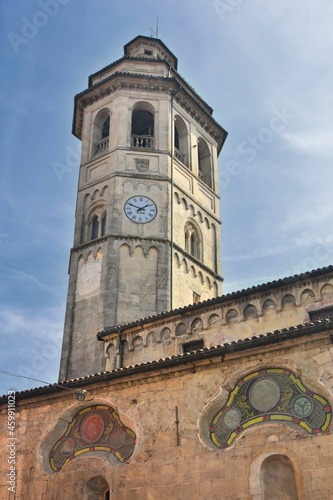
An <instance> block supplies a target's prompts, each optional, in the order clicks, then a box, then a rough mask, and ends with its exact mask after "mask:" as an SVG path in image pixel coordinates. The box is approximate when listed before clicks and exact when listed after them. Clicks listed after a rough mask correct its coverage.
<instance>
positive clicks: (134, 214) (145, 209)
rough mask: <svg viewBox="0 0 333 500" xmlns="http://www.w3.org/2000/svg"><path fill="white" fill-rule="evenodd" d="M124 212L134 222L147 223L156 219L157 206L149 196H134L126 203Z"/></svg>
mask: <svg viewBox="0 0 333 500" xmlns="http://www.w3.org/2000/svg"><path fill="white" fill-rule="evenodd" d="M124 212H125V214H126V216H127V217H128V218H129V220H131V221H132V222H136V223H137V224H146V223H147V222H150V221H152V220H154V219H155V217H156V215H157V206H156V204H155V203H154V202H153V200H151V199H150V198H147V196H140V195H138V196H132V198H129V199H128V200H127V201H126V203H125V205H124Z"/></svg>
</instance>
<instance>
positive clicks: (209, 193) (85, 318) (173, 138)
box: [59, 36, 227, 380]
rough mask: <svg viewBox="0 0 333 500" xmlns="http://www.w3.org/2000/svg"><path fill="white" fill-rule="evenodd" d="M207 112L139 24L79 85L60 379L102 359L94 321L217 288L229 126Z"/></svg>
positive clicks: (146, 312) (125, 318) (199, 296)
mask: <svg viewBox="0 0 333 500" xmlns="http://www.w3.org/2000/svg"><path fill="white" fill-rule="evenodd" d="M212 112H213V110H212V109H211V108H210V107H209V106H208V105H207V104H206V103H205V101H203V100H202V98H201V97H199V96H198V94H196V92H195V91H194V90H193V89H192V87H190V86H189V84H188V83H187V82H186V81H185V80H184V79H183V78H182V77H181V76H180V75H179V73H178V72H177V58H176V57H175V56H174V55H173V53H172V52H171V51H170V50H169V49H168V48H167V47H166V46H165V45H164V43H163V42H162V41H161V40H159V39H155V38H150V37H145V36H138V37H136V38H134V39H133V40H132V41H131V42H129V43H128V44H126V45H125V47H124V56H123V57H122V58H121V59H118V60H117V61H116V62H114V63H112V64H110V65H109V66H107V67H105V68H103V69H102V70H100V71H98V72H97V73H95V74H93V75H91V76H90V77H89V81H88V88H87V90H85V91H83V92H81V93H80V94H78V95H77V96H76V97H75V104H74V119H73V134H74V135H75V136H76V137H78V138H79V139H80V140H81V141H82V156H81V164H80V174H79V184H78V194H77V205H76V214H75V217H76V221H75V234H74V243H73V248H72V250H71V257H70V266H69V288H68V298H67V310H66V317H65V328H64V338H63V347H62V357H61V366H60V375H59V378H60V380H64V379H69V378H73V377H78V376H82V375H87V374H90V373H95V372H100V371H101V370H103V369H104V362H105V361H104V359H103V346H102V345H101V343H100V342H98V341H97V339H96V333H97V331H98V330H100V329H103V328H104V327H107V326H111V325H120V324H124V323H128V322H131V321H134V320H138V319H141V318H145V317H147V316H152V315H155V314H158V313H160V312H163V311H167V310H170V309H175V308H178V307H182V306H185V305H188V304H190V303H192V302H195V301H201V300H206V299H210V298H214V297H216V296H218V295H220V294H221V285H222V278H221V255H220V225H221V222H220V219H219V194H218V167H217V157H218V154H219V153H220V150H221V148H222V146H223V143H224V141H225V139H226V135H227V133H226V132H225V130H224V129H223V128H222V127H221V126H220V125H218V123H216V121H215V120H214V119H213V117H212Z"/></svg>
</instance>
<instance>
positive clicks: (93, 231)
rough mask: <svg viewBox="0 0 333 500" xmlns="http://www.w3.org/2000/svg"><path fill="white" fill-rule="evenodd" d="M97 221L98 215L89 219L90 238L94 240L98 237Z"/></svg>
mask: <svg viewBox="0 0 333 500" xmlns="http://www.w3.org/2000/svg"><path fill="white" fill-rule="evenodd" d="M98 229H99V221H98V216H97V215H95V216H94V217H93V219H92V221H91V239H92V240H96V239H97V238H98Z"/></svg>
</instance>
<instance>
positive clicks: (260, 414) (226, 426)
mask: <svg viewBox="0 0 333 500" xmlns="http://www.w3.org/2000/svg"><path fill="white" fill-rule="evenodd" d="M331 420H332V407H331V405H330V404H329V402H328V401H327V400H326V399H325V398H324V397H323V396H321V395H320V394H316V393H315V392H313V391H312V390H311V389H309V388H308V387H306V386H305V385H304V384H303V382H302V381H301V379H300V378H298V377H297V376H296V375H295V374H294V373H293V372H292V371H290V370H284V369H283V368H265V369H262V370H258V371H255V372H252V373H250V374H248V375H246V376H244V377H243V378H241V379H240V380H238V382H237V383H236V385H235V387H234V388H233V390H232V391H231V392H230V393H229V397H228V400H227V402H226V403H225V405H224V406H223V407H222V408H221V410H220V411H219V412H218V413H217V414H216V415H215V416H214V418H213V419H212V421H211V424H210V428H209V432H210V439H211V441H212V442H213V444H214V445H215V446H216V447H218V448H222V449H224V448H228V447H229V446H230V445H231V444H232V443H233V442H234V441H235V439H237V438H238V436H239V435H240V434H242V433H243V431H245V430H246V429H249V428H250V427H253V426H255V425H261V424H265V423H266V424H267V423H283V424H286V425H290V426H298V427H300V428H301V429H302V430H303V431H305V432H306V433H308V434H315V435H316V434H321V433H323V432H325V431H326V430H328V427H329V425H330V423H331Z"/></svg>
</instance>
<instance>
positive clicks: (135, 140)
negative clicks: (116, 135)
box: [131, 135, 154, 149]
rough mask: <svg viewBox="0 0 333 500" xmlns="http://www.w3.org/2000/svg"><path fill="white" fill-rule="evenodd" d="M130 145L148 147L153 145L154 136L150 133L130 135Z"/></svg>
mask: <svg viewBox="0 0 333 500" xmlns="http://www.w3.org/2000/svg"><path fill="white" fill-rule="evenodd" d="M131 146H132V147H133V148H150V149H152V148H153V147H154V137H153V136H152V135H132V139H131Z"/></svg>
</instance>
